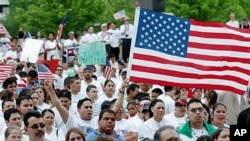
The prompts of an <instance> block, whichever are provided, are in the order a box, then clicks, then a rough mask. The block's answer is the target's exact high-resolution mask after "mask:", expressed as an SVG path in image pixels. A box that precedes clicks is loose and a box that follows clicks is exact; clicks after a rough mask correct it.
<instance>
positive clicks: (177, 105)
mask: <svg viewBox="0 0 250 141" xmlns="http://www.w3.org/2000/svg"><path fill="white" fill-rule="evenodd" d="M175 106H176V107H187V105H186V104H175Z"/></svg>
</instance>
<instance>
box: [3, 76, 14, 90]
mask: <svg viewBox="0 0 250 141" xmlns="http://www.w3.org/2000/svg"><path fill="white" fill-rule="evenodd" d="M12 83H15V84H16V85H17V82H16V79H15V78H12V77H9V78H7V79H5V80H4V82H3V88H5V89H6V88H7V87H8V86H9V85H10V84H12Z"/></svg>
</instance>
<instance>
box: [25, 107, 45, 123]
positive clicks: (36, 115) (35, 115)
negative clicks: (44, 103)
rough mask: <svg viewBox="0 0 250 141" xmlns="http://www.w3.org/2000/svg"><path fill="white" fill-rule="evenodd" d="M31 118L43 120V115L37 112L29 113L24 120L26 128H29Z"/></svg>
mask: <svg viewBox="0 0 250 141" xmlns="http://www.w3.org/2000/svg"><path fill="white" fill-rule="evenodd" d="M31 117H36V118H42V115H41V113H40V112H38V111H35V110H32V111H28V112H27V113H26V114H25V115H24V118H23V122H24V125H25V127H28V126H29V122H28V120H29V119H30V118H31Z"/></svg>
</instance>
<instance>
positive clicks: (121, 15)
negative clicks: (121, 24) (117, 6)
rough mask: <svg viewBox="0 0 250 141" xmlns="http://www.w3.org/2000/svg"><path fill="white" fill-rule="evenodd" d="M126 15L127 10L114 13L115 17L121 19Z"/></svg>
mask: <svg viewBox="0 0 250 141" xmlns="http://www.w3.org/2000/svg"><path fill="white" fill-rule="evenodd" d="M124 16H125V10H124V9H123V10H120V11H118V12H116V13H115V14H113V17H114V19H116V20H118V19H121V18H123V17H124Z"/></svg>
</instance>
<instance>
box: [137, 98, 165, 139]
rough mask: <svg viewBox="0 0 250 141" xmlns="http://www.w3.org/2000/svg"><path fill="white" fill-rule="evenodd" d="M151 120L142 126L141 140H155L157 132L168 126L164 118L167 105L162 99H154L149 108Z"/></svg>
mask: <svg viewBox="0 0 250 141" xmlns="http://www.w3.org/2000/svg"><path fill="white" fill-rule="evenodd" d="M149 115H150V117H151V118H150V119H149V120H147V121H145V122H144V123H143V124H142V127H141V128H140V129H141V131H140V132H141V134H140V140H143V139H153V138H154V134H155V132H156V131H157V130H158V129H159V128H160V127H161V126H163V125H168V124H167V121H166V120H165V119H164V118H163V117H164V115H165V104H164V102H163V101H162V100H161V99H154V100H153V101H151V103H150V106H149Z"/></svg>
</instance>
